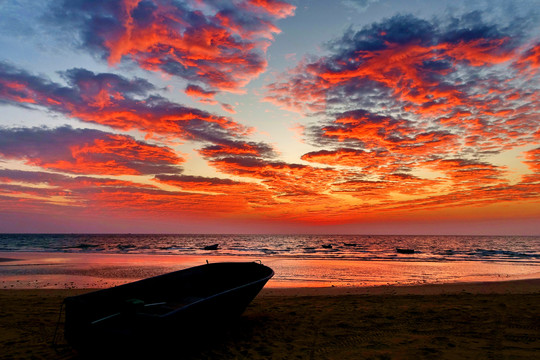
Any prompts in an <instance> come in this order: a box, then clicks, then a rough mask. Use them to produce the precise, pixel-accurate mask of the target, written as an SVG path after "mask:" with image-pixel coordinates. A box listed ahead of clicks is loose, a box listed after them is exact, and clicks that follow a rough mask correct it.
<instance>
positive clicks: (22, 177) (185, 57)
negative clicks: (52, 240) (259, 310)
mask: <svg viewBox="0 0 540 360" xmlns="http://www.w3.org/2000/svg"><path fill="white" fill-rule="evenodd" d="M539 9H540V0H524V1H468V0H467V1H458V0H451V1H432V0H426V1H422V0H411V1H401V0H396V1H389V0H332V1H330V0H296V1H289V2H285V1H281V0H209V1H207V0H177V1H173V0H64V1H61V0H54V1H53V0H50V1H30V0H21V1H1V0H0V49H2V50H1V51H0V232H93V233H100V232H119V233H124V232H132V233H138V232H144V233H148V232H150V233H350V234H355V233H358V234H531V235H532V234H535V235H539V234H540V225H539V224H540V71H539V67H540V14H539Z"/></svg>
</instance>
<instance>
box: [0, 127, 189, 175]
mask: <svg viewBox="0 0 540 360" xmlns="http://www.w3.org/2000/svg"><path fill="white" fill-rule="evenodd" d="M0 134H1V136H2V137H3V139H2V140H0V154H1V155H2V156H3V157H5V158H7V159H18V160H23V161H24V162H25V163H26V164H28V165H35V166H39V167H42V168H44V169H50V170H56V171H62V172H67V173H73V174H96V175H141V174H158V173H177V172H179V171H181V168H179V167H177V165H179V164H181V163H183V162H184V159H182V158H181V157H179V156H178V155H177V154H176V153H175V152H174V151H173V150H172V149H170V148H167V147H163V146H156V145H150V144H147V143H144V142H141V141H136V140H135V139H133V138H131V137H129V136H124V135H115V134H109V133H104V132H101V131H97V130H89V129H71V128H69V127H63V128H57V129H50V130H49V129H37V128H36V129H14V130H7V129H5V130H1V131H0Z"/></svg>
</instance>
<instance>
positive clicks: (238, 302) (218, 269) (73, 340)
mask: <svg viewBox="0 0 540 360" xmlns="http://www.w3.org/2000/svg"><path fill="white" fill-rule="evenodd" d="M273 275H274V271H273V270H272V269H271V268H269V267H267V266H264V265H262V264H259V263H255V262H229V263H227V262H223V263H210V264H205V265H201V266H196V267H192V268H189V269H185V270H180V271H175V272H171V273H168V274H164V275H159V276H156V277H152V278H148V279H144V280H139V281H136V282H132V283H129V284H124V285H120V286H117V287H113V288H109V289H104V290H98V291H94V292H90V293H86V294H82V295H78V296H73V297H68V298H66V299H65V301H64V302H65V308H66V318H65V327H64V335H65V338H66V340H67V342H68V343H69V344H70V345H72V346H73V347H74V348H76V349H80V350H81V349H82V350H83V351H86V350H88V349H90V351H92V348H93V347H95V346H105V345H106V346H110V345H114V346H120V345H121V344H126V343H129V344H136V343H137V342H148V341H149V339H159V337H160V336H162V335H170V334H171V333H180V334H181V333H184V334H186V333H189V332H191V331H193V330H195V329H197V328H198V329H200V328H201V327H214V325H216V326H217V325H219V324H225V323H228V322H230V321H231V320H234V318H237V317H239V316H240V315H241V314H242V313H243V312H244V310H245V309H246V307H247V306H248V305H249V303H250V302H251V301H252V300H253V299H254V298H255V296H257V294H258V293H259V292H260V290H261V289H262V288H263V287H264V285H265V284H266V282H267V281H268V280H269V279H270V278H271V277H272V276H273ZM175 339H177V341H179V340H180V339H182V337H181V336H180V337H178V338H175Z"/></svg>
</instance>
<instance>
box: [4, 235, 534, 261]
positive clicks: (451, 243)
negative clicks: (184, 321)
mask: <svg viewBox="0 0 540 360" xmlns="http://www.w3.org/2000/svg"><path fill="white" fill-rule="evenodd" d="M214 244H218V249H217V250H205V247H206V246H210V245H214ZM398 249H407V250H412V251H409V253H403V252H402V251H399V250H398ZM0 252H54V253H59V252H62V253H94V254H95V253H102V254H145V255H152V254H155V255H199V256H201V255H202V256H206V255H211V256H235V257H237V256H240V257H249V258H260V259H267V258H275V257H279V258H293V259H294V258H296V259H332V260H339V259H343V260H364V261H370V260H383V261H392V260H397V261H421V262H426V261H427V262H430V261H432V262H450V261H483V262H485V261H491V262H506V263H515V262H519V263H529V264H540V236H427V235H426V236H396V235H386V236H376V235H373V236H365V235H154V234H152V235H148V234H122V235H121V234H117V235H111V234H106V235H99V234H91V235H88V234H0Z"/></svg>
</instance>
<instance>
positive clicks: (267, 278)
mask: <svg viewBox="0 0 540 360" xmlns="http://www.w3.org/2000/svg"><path fill="white" fill-rule="evenodd" d="M261 265H262V264H261ZM202 266H204V265H202ZM263 266H265V267H267V268H268V269H270V274H269V275H268V276H266V277H264V278H261V279H258V280H255V281H252V282H249V283H247V284H244V285H240V286H237V287H234V288H231V289H227V290H225V291H221V292H219V293H216V294H213V295H210V296H207V297H204V298H202V299H200V300H196V301H193V302H191V303H189V304H187V305H184V306H182V307H179V308H178V309H174V310H172V311H170V312H168V313H165V314H160V315H151V314H148V315H149V316H152V317H158V318H165V317H167V316H171V315H173V314H174V313H176V312H179V311H181V310H184V309H186V308H189V307H191V306H194V305H196V304H199V303H202V302H204V301H208V300H211V299H213V298H216V297H218V296H222V295H224V294H227V293H231V292H233V291H237V290H240V289H242V288H245V287H249V286H252V285H255V284H257V283H259V282H262V281H265V282H266V281H268V280H270V279H271V278H272V277H273V276H274V270H272V269H271V268H269V267H268V266H266V265H263ZM145 316H147V314H145Z"/></svg>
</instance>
